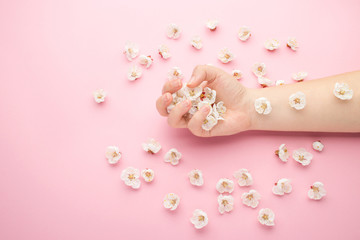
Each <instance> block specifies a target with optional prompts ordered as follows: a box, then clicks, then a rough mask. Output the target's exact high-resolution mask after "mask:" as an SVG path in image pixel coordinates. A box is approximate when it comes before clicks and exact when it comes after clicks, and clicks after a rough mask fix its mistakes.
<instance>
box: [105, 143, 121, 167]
mask: <svg viewBox="0 0 360 240" xmlns="http://www.w3.org/2000/svg"><path fill="white" fill-rule="evenodd" d="M105 156H106V158H107V159H108V162H109V163H110V164H115V163H117V162H118V161H119V160H120V158H121V152H120V151H119V148H118V147H116V146H108V147H107V148H106V153H105Z"/></svg>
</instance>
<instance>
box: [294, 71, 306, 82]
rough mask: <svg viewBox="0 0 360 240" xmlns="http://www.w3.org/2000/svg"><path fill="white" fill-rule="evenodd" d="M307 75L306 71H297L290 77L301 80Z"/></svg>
mask: <svg viewBox="0 0 360 240" xmlns="http://www.w3.org/2000/svg"><path fill="white" fill-rule="evenodd" d="M307 75H308V73H307V72H297V73H294V74H293V75H292V79H294V80H295V81H297V82H302V81H303V80H304V79H305V78H306V77H307Z"/></svg>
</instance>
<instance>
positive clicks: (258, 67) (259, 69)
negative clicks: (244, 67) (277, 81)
mask: <svg viewBox="0 0 360 240" xmlns="http://www.w3.org/2000/svg"><path fill="white" fill-rule="evenodd" d="M252 72H253V73H254V74H255V76H257V77H261V76H264V75H265V74H266V65H265V63H255V64H254V65H253V66H252Z"/></svg>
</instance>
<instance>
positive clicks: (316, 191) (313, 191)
mask: <svg viewBox="0 0 360 240" xmlns="http://www.w3.org/2000/svg"><path fill="white" fill-rule="evenodd" d="M325 195H326V190H325V188H324V184H323V183H321V182H314V184H313V185H312V186H311V187H310V190H309V192H308V196H309V198H310V199H314V200H320V199H321V198H322V197H324V196H325Z"/></svg>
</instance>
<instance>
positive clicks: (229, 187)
mask: <svg viewBox="0 0 360 240" xmlns="http://www.w3.org/2000/svg"><path fill="white" fill-rule="evenodd" d="M216 190H217V191H218V192H219V193H224V192H225V193H232V191H234V182H233V181H232V180H230V179H227V178H221V179H220V180H219V181H218V182H217V184H216Z"/></svg>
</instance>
